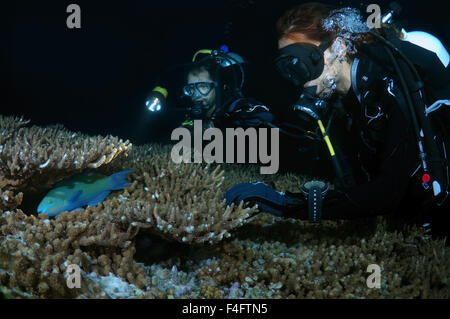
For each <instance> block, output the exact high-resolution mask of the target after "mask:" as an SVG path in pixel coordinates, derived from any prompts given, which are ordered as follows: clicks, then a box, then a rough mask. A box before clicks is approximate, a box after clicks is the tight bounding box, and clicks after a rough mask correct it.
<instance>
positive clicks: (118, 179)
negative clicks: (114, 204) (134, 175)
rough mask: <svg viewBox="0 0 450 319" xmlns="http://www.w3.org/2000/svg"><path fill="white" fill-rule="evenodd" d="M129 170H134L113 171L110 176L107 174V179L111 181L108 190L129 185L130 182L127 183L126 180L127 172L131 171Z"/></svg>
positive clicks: (131, 170)
mask: <svg viewBox="0 0 450 319" xmlns="http://www.w3.org/2000/svg"><path fill="white" fill-rule="evenodd" d="M131 172H134V170H133V169H129V170H126V171H121V172H117V173H114V174H112V175H111V176H109V179H110V181H111V188H110V190H120V189H123V188H124V187H125V186H127V185H131V183H129V182H128V181H127V174H128V173H131Z"/></svg>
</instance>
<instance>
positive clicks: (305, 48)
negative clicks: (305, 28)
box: [275, 43, 326, 87]
mask: <svg viewBox="0 0 450 319" xmlns="http://www.w3.org/2000/svg"><path fill="white" fill-rule="evenodd" d="M325 46H326V45H320V46H319V47H317V46H315V45H313V44H309V43H294V44H290V45H288V46H286V47H284V48H282V49H281V50H280V55H279V56H278V58H276V59H275V65H276V67H277V69H278V71H279V72H280V74H281V75H282V76H283V77H284V78H285V79H286V80H288V81H290V82H291V83H293V84H294V85H295V86H298V87H303V86H304V85H305V83H306V82H309V81H311V80H314V79H316V78H318V77H319V76H320V75H321V74H322V72H323V69H324V65H325V62H324V55H323V52H324V47H325Z"/></svg>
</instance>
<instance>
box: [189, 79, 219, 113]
mask: <svg viewBox="0 0 450 319" xmlns="http://www.w3.org/2000/svg"><path fill="white" fill-rule="evenodd" d="M198 82H209V83H213V82H214V81H213V79H211V76H210V74H209V72H208V71H201V72H196V73H189V74H188V77H187V84H194V83H198ZM191 99H192V101H193V102H195V103H201V104H202V105H204V106H209V107H212V106H214V104H215V102H216V88H213V89H212V90H211V92H209V93H208V94H206V95H203V94H201V93H200V92H199V91H198V90H197V89H195V90H194V95H193V96H192V97H191Z"/></svg>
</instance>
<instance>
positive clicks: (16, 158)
mask: <svg viewBox="0 0 450 319" xmlns="http://www.w3.org/2000/svg"><path fill="white" fill-rule="evenodd" d="M28 122H29V121H23V120H22V119H18V118H14V117H4V116H1V115H0V132H1V134H0V189H3V190H17V189H24V188H41V187H45V186H47V187H48V186H51V185H52V184H54V183H55V182H57V181H59V180H61V179H63V178H65V177H68V176H70V175H73V174H75V173H78V172H80V171H82V170H83V169H86V168H98V167H100V166H101V165H104V164H107V163H109V162H111V161H112V160H113V159H115V158H116V157H117V156H119V155H122V154H127V152H128V151H129V150H130V149H131V146H132V145H131V143H130V142H129V141H125V142H123V141H122V140H121V139H118V138H117V137H113V136H107V137H101V136H97V137H88V136H86V135H83V134H80V133H74V132H70V131H68V130H66V129H65V128H64V127H63V126H61V125H56V126H54V127H46V128H42V127H38V126H32V127H24V126H25V125H26V124H28Z"/></svg>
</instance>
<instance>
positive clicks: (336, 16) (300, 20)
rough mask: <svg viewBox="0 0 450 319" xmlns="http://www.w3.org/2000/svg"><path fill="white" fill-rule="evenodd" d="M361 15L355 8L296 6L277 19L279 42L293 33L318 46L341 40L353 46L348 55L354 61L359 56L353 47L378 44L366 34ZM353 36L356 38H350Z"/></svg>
mask: <svg viewBox="0 0 450 319" xmlns="http://www.w3.org/2000/svg"><path fill="white" fill-rule="evenodd" d="M358 13H359V11H358V10H356V9H352V8H342V9H337V10H333V8H332V7H330V6H328V5H326V4H323V3H319V2H308V3H304V4H301V5H297V6H295V7H293V8H291V9H289V10H288V11H286V12H285V13H284V14H283V15H282V16H281V17H280V18H279V19H278V21H277V23H276V31H277V36H278V40H280V39H281V38H283V37H289V35H291V34H294V33H301V34H303V35H305V36H306V37H307V38H308V39H310V40H314V41H319V42H322V41H324V40H326V39H328V40H329V41H330V42H333V41H334V40H335V39H336V38H337V37H338V36H342V37H344V39H345V41H346V43H347V44H350V47H351V48H349V50H348V51H349V52H348V53H349V56H350V57H351V56H353V55H354V54H355V52H356V51H355V50H354V49H353V45H355V46H356V47H357V46H358V45H361V44H367V43H373V42H375V39H374V38H373V36H372V35H370V34H369V33H367V32H368V31H369V29H368V28H367V27H366V25H365V23H364V22H362V21H358V19H359V18H360V16H359V15H358ZM343 26H345V27H343ZM346 27H347V28H346ZM351 34H354V36H349V35H351Z"/></svg>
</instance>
